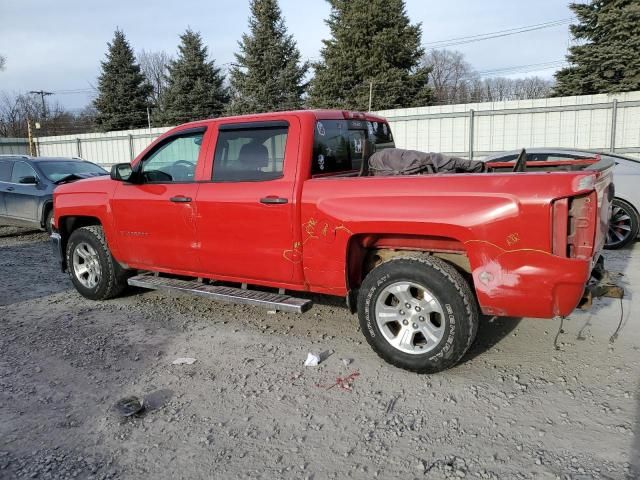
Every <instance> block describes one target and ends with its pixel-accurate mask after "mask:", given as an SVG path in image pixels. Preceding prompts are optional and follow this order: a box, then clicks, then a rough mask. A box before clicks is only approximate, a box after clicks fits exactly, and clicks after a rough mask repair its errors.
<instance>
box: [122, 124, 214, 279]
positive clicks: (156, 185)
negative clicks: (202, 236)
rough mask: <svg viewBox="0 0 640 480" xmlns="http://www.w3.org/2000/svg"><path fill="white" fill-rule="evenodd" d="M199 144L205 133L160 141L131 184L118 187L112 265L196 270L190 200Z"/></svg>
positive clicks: (187, 132)
mask: <svg viewBox="0 0 640 480" xmlns="http://www.w3.org/2000/svg"><path fill="white" fill-rule="evenodd" d="M204 138H205V128H194V129H189V130H184V131H181V132H178V133H176V134H174V135H171V136H169V137H166V138H164V139H163V140H161V141H160V142H159V143H158V144H156V145H155V146H154V147H153V148H152V149H151V150H150V151H149V152H147V153H146V154H145V156H144V157H143V158H142V159H141V161H140V163H138V164H136V166H135V167H134V168H135V169H136V170H137V178H138V180H137V182H136V183H126V182H123V183H121V184H119V185H118V187H117V188H116V191H115V193H114V198H113V200H112V209H113V219H114V224H115V232H116V235H117V238H116V242H117V244H118V247H119V248H118V251H119V252H120V253H119V255H118V260H121V261H123V262H125V263H129V264H131V265H134V266H139V267H140V266H142V267H144V266H149V267H150V268H152V269H159V270H162V269H164V270H169V271H184V272H193V271H195V270H197V269H198V256H197V249H196V247H197V245H196V223H195V222H196V204H195V199H196V194H197V192H198V183H197V181H196V180H197V175H198V169H199V168H200V167H201V166H202V162H201V161H200V160H201V158H204V150H205V149H204V148H201V145H202V144H203V139H204Z"/></svg>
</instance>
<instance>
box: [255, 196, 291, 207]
mask: <svg viewBox="0 0 640 480" xmlns="http://www.w3.org/2000/svg"><path fill="white" fill-rule="evenodd" d="M288 202H289V200H287V199H286V198H282V197H276V196H275V195H269V196H268V197H263V198H261V199H260V203H266V204H267V205H274V204H275V205H282V204H283V203H288Z"/></svg>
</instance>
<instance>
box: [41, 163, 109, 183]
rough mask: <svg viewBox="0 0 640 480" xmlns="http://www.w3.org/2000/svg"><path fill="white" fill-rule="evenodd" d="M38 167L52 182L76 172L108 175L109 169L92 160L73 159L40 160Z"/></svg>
mask: <svg viewBox="0 0 640 480" xmlns="http://www.w3.org/2000/svg"><path fill="white" fill-rule="evenodd" d="M38 167H40V170H41V171H42V173H43V174H44V176H45V177H47V178H48V179H49V180H51V181H52V182H57V181H58V180H61V179H63V178H64V177H68V176H69V175H74V174H89V175H106V174H107V171H106V170H105V169H104V168H102V167H99V166H98V165H96V164H95V163H91V162H82V161H80V162H77V161H76V162H72V161H44V162H38Z"/></svg>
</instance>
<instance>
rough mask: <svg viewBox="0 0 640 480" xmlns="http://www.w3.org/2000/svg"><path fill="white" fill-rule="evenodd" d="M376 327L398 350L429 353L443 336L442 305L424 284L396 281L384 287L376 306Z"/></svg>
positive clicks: (413, 353)
mask: <svg viewBox="0 0 640 480" xmlns="http://www.w3.org/2000/svg"><path fill="white" fill-rule="evenodd" d="M375 316H376V323H377V325H378V329H379V330H380V332H381V333H382V336H383V337H384V339H385V340H386V341H387V342H389V344H390V345H391V346H392V347H394V348H396V349H397V350H400V351H401V352H404V353H408V354H412V355H419V354H424V353H427V352H430V351H431V350H433V349H434V348H436V347H437V346H438V344H439V343H440V341H441V340H442V339H443V338H444V333H445V317H444V311H443V309H442V305H441V304H440V302H439V301H438V300H437V299H436V297H435V296H434V295H433V293H431V292H430V291H429V290H428V289H426V288H425V287H424V286H422V285H419V284H417V283H413V282H405V281H402V282H395V283H392V284H390V285H388V286H386V287H385V288H384V289H383V290H382V292H380V295H378V299H377V300H376V305H375Z"/></svg>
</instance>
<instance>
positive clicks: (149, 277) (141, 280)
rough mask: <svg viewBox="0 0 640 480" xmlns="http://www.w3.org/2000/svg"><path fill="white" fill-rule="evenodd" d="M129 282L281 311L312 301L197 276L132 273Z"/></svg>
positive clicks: (307, 305) (304, 308) (296, 309)
mask: <svg viewBox="0 0 640 480" xmlns="http://www.w3.org/2000/svg"><path fill="white" fill-rule="evenodd" d="M128 283H129V285H132V286H134V287H142V288H148V289H150V290H169V291H174V292H180V293H189V294H191V295H199V296H201V297H207V298H210V299H212V300H217V301H220V302H226V303H240V304H244V305H254V306H257V307H266V308H273V309H274V310H280V311H282V312H293V313H304V312H306V311H307V310H309V309H310V308H311V307H312V305H313V303H312V302H311V300H305V299H303V298H295V297H290V296H289V295H281V294H279V293H269V292H260V291H256V290H244V289H241V288H233V287H225V286H222V285H207V284H205V283H201V282H199V281H197V280H180V279H178V278H167V277H157V276H155V275H154V274H149V273H145V274H142V275H136V276H135V277H131V278H129V280H128Z"/></svg>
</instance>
